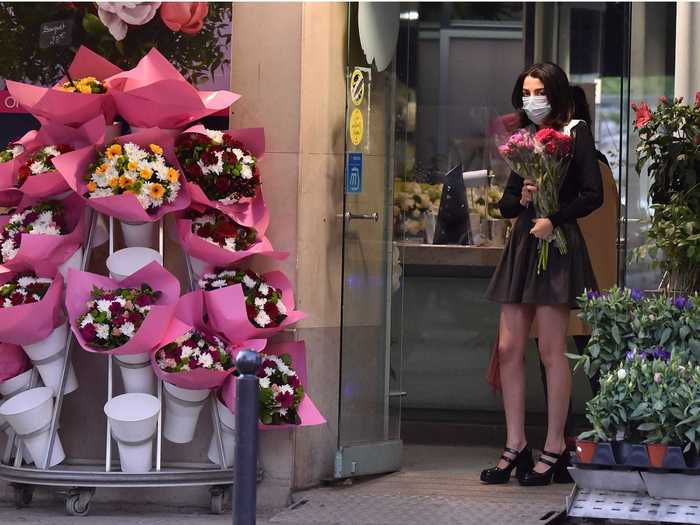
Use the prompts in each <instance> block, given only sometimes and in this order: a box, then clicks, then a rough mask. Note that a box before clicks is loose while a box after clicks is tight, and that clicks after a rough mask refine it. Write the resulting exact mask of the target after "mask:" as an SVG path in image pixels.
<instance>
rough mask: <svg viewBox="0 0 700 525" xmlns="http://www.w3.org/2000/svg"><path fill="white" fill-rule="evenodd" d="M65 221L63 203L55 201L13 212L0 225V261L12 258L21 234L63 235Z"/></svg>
mask: <svg viewBox="0 0 700 525" xmlns="http://www.w3.org/2000/svg"><path fill="white" fill-rule="evenodd" d="M64 233H66V221H65V217H64V209H63V205H62V204H60V203H59V202H57V201H47V202H43V203H40V204H37V205H35V206H33V207H31V208H27V209H25V210H24V211H22V212H19V213H15V214H14V215H12V216H11V217H10V219H9V222H7V223H6V224H5V225H4V226H2V227H0V262H1V263H3V264H4V263H6V262H8V261H9V260H11V259H13V258H14V257H15V256H16V255H17V252H18V251H19V247H20V243H21V241H22V234H28V235H63V234H64Z"/></svg>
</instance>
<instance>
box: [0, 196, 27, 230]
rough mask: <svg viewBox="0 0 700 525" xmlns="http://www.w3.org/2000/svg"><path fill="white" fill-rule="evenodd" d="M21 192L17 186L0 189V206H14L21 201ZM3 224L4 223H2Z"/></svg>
mask: <svg viewBox="0 0 700 525" xmlns="http://www.w3.org/2000/svg"><path fill="white" fill-rule="evenodd" d="M22 197H23V195H22V192H21V191H20V190H18V189H17V188H8V189H4V190H0V207H2V208H16V207H19V206H20V203H21V202H22ZM5 222H7V221H5ZM3 224H4V223H3Z"/></svg>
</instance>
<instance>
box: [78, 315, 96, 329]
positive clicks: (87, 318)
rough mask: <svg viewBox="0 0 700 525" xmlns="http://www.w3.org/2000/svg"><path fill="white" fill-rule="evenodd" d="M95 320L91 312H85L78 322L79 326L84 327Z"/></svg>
mask: <svg viewBox="0 0 700 525" xmlns="http://www.w3.org/2000/svg"><path fill="white" fill-rule="evenodd" d="M94 322H95V319H94V318H93V317H92V314H87V315H86V316H85V317H83V320H82V321H81V322H80V328H85V327H86V326H87V325H89V324H92V323H94Z"/></svg>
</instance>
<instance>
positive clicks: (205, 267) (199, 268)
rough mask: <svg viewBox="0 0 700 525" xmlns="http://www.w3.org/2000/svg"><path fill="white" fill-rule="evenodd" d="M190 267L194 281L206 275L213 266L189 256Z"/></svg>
mask: <svg viewBox="0 0 700 525" xmlns="http://www.w3.org/2000/svg"><path fill="white" fill-rule="evenodd" d="M190 266H191V267H192V273H193V274H194V277H195V279H196V280H199V279H201V278H202V275H204V274H205V273H208V272H209V271H210V270H211V269H212V267H213V265H212V264H210V263H208V262H207V261H203V260H202V259H197V258H196V257H192V256H190Z"/></svg>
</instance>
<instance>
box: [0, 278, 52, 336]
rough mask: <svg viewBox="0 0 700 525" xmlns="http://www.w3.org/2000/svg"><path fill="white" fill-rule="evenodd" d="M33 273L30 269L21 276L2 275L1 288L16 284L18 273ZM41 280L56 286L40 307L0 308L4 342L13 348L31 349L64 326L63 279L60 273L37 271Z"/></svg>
mask: <svg viewBox="0 0 700 525" xmlns="http://www.w3.org/2000/svg"><path fill="white" fill-rule="evenodd" d="M28 270H30V268H29V267H24V268H21V269H18V271H17V272H15V271H12V272H5V273H0V285H3V284H5V283H7V282H9V281H11V280H13V279H14V278H15V277H16V276H17V273H23V272H25V271H28ZM36 275H37V276H38V277H49V278H52V279H53V283H51V286H50V287H49V289H48V291H47V292H46V295H44V297H43V298H42V299H41V301H37V302H36V303H30V304H22V305H19V306H13V307H11V308H0V341H2V342H3V343H11V344H13V345H20V346H24V345H30V344H33V343H38V342H39V341H42V340H44V339H46V338H47V337H48V336H49V334H51V332H52V331H53V329H54V328H56V327H57V326H58V325H60V324H61V322H63V315H62V313H61V308H62V306H63V301H62V300H61V295H62V292H63V277H62V276H61V274H60V273H56V274H55V275H54V274H53V273H51V272H47V271H42V270H37V271H36Z"/></svg>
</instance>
